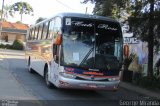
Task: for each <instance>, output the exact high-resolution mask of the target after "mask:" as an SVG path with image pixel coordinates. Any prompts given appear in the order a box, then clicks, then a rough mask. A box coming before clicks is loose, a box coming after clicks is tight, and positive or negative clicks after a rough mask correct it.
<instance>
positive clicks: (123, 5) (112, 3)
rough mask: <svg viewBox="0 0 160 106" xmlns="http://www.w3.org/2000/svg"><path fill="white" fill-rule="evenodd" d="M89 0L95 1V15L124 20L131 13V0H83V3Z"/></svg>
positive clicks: (89, 0)
mask: <svg viewBox="0 0 160 106" xmlns="http://www.w3.org/2000/svg"><path fill="white" fill-rule="evenodd" d="M87 2H91V3H95V7H94V10H93V13H94V14H95V15H101V16H111V17H113V18H115V19H122V20H123V21H124V20H126V19H127V18H128V16H129V15H130V14H131V12H130V11H131V6H130V0H84V1H83V3H87ZM124 13H125V15H124ZM126 14H127V15H126Z"/></svg>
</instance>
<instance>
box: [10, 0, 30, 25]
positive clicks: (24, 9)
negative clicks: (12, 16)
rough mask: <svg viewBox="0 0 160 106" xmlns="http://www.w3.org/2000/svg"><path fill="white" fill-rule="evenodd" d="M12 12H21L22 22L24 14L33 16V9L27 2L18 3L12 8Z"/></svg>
mask: <svg viewBox="0 0 160 106" xmlns="http://www.w3.org/2000/svg"><path fill="white" fill-rule="evenodd" d="M10 11H12V12H19V14H20V15H21V22H22V17H23V14H28V15H33V8H32V7H31V6H30V4H28V3H27V2H17V3H15V4H13V5H12V6H11V8H10Z"/></svg>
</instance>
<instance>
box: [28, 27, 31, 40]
mask: <svg viewBox="0 0 160 106" xmlns="http://www.w3.org/2000/svg"><path fill="white" fill-rule="evenodd" d="M31 35H32V29H30V30H29V36H28V40H31Z"/></svg>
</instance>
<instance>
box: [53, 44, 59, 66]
mask: <svg viewBox="0 0 160 106" xmlns="http://www.w3.org/2000/svg"><path fill="white" fill-rule="evenodd" d="M53 58H54V60H55V62H56V63H58V60H59V45H56V44H53Z"/></svg>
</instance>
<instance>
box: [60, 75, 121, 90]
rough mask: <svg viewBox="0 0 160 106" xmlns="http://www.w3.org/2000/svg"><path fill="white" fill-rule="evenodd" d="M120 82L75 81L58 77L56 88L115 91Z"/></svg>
mask: <svg viewBox="0 0 160 106" xmlns="http://www.w3.org/2000/svg"><path fill="white" fill-rule="evenodd" d="M119 83H120V80H115V81H95V80H92V81H90V80H77V79H70V78H65V77H63V76H60V77H59V82H58V88H69V89H70V88H72V89H90V90H111V91H116V90H118V88H119Z"/></svg>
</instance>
